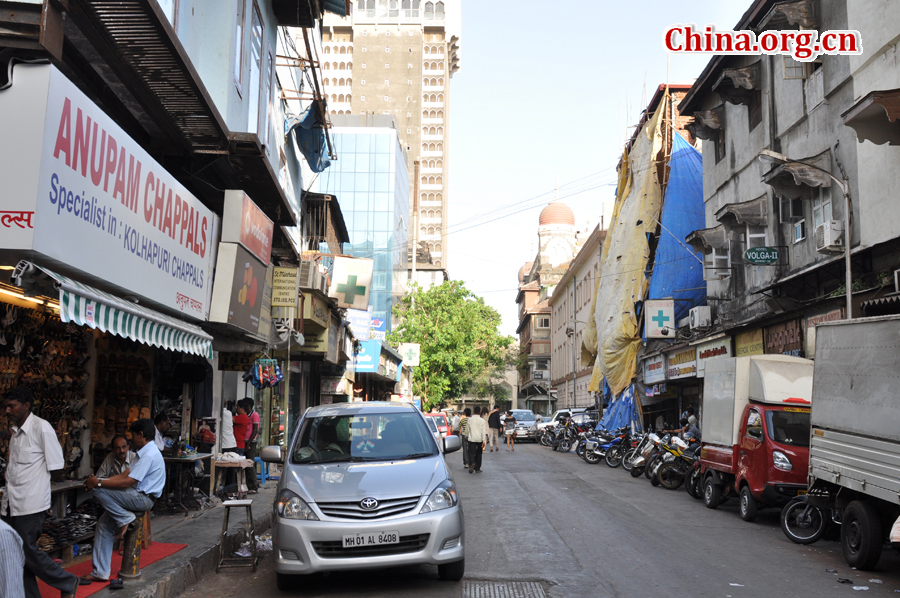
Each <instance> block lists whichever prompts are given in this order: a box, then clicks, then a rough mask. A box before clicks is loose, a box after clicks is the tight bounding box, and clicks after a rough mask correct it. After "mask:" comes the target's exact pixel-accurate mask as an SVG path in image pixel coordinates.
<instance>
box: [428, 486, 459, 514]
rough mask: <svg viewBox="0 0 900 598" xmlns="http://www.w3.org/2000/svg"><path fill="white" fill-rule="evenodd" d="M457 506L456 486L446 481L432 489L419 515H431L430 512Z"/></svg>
mask: <svg viewBox="0 0 900 598" xmlns="http://www.w3.org/2000/svg"><path fill="white" fill-rule="evenodd" d="M458 504H459V494H458V493H457V492H456V485H455V484H454V483H453V482H451V481H450V480H447V481H445V482H443V483H442V484H441V485H439V486H438V487H437V488H435V489H434V492H432V493H431V496H429V497H428V500H426V501H425V504H424V505H422V509H421V510H420V511H419V513H431V512H432V511H441V510H443V509H449V508H450V507H455V506H456V505H458Z"/></svg>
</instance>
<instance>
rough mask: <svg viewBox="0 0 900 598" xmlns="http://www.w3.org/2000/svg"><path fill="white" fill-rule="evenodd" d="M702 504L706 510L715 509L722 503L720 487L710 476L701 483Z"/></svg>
mask: <svg viewBox="0 0 900 598" xmlns="http://www.w3.org/2000/svg"><path fill="white" fill-rule="evenodd" d="M703 503H704V504H705V505H706V508H707V509H715V508H717V507H718V506H719V505H720V504H721V503H722V487H721V486H719V485H718V484H716V480H715V478H713V476H711V475H710V476H706V481H705V482H703Z"/></svg>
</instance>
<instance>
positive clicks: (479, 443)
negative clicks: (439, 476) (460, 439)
mask: <svg viewBox="0 0 900 598" xmlns="http://www.w3.org/2000/svg"><path fill="white" fill-rule="evenodd" d="M485 411H487V408H485ZM467 430H468V432H469V473H472V472H473V471H477V472H478V473H481V455H482V453H483V452H484V445H485V443H486V442H487V423H486V422H485V421H484V418H483V417H481V407H475V412H474V413H473V414H472V417H470V418H469V424H468V428H467Z"/></svg>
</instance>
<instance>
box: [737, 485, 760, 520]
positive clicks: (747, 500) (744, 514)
mask: <svg viewBox="0 0 900 598" xmlns="http://www.w3.org/2000/svg"><path fill="white" fill-rule="evenodd" d="M758 509H759V505H758V503H757V502H756V499H755V498H753V495H752V494H750V486H744V487H743V488H741V519H743V520H744V521H753V520H754V519H756V512H757V510H758Z"/></svg>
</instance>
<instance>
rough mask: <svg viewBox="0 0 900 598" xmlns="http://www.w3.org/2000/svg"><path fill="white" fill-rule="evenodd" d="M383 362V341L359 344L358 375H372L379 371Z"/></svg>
mask: <svg viewBox="0 0 900 598" xmlns="http://www.w3.org/2000/svg"><path fill="white" fill-rule="evenodd" d="M380 360H381V341H376V340H368V341H366V342H364V343H360V344H359V350H358V351H357V352H356V373H357V374H371V373H375V372H377V371H378V364H379V362H380Z"/></svg>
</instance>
